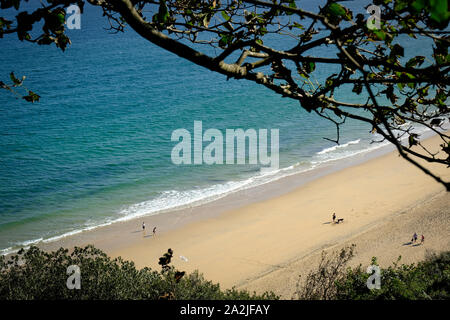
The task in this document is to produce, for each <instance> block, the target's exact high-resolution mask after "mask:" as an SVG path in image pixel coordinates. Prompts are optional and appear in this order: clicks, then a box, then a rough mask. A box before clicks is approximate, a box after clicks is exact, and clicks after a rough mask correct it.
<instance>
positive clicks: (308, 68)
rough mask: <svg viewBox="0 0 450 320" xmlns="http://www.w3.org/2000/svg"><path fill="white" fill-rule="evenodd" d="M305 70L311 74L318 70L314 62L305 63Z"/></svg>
mask: <svg viewBox="0 0 450 320" xmlns="http://www.w3.org/2000/svg"><path fill="white" fill-rule="evenodd" d="M303 68H304V69H305V71H306V73H311V72H313V71H314V70H315V69H316V64H315V63H314V62H304V63H303Z"/></svg>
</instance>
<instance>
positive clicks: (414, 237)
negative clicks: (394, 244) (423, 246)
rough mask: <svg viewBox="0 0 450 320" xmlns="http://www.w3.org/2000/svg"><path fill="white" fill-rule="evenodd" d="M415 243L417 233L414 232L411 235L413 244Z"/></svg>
mask: <svg viewBox="0 0 450 320" xmlns="http://www.w3.org/2000/svg"><path fill="white" fill-rule="evenodd" d="M416 241H417V233H415V232H414V235H413V242H414V243H416Z"/></svg>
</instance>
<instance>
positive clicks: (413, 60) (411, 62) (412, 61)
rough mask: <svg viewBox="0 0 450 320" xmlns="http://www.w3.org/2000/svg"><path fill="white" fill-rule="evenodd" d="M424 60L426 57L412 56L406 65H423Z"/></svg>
mask: <svg viewBox="0 0 450 320" xmlns="http://www.w3.org/2000/svg"><path fill="white" fill-rule="evenodd" d="M424 61H425V57H423V56H417V57H414V58H411V59H410V60H409V61H408V62H407V63H406V67H407V68H412V67H415V66H421V65H422V63H423V62H424Z"/></svg>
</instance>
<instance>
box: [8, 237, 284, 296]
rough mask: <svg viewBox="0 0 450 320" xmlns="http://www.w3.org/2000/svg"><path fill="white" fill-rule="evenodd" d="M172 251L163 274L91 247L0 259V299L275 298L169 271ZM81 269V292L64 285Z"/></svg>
mask: <svg viewBox="0 0 450 320" xmlns="http://www.w3.org/2000/svg"><path fill="white" fill-rule="evenodd" d="M172 255H173V251H172V250H171V249H169V250H168V252H167V253H166V254H164V256H163V257H162V258H161V259H160V264H161V266H162V270H161V271H159V272H158V271H155V270H151V269H150V268H147V267H146V268H143V269H140V270H138V269H136V267H135V265H134V263H133V262H130V261H125V260H123V259H122V258H120V257H119V258H116V259H111V258H109V257H108V256H107V255H106V254H105V253H104V252H102V251H101V250H99V249H96V248H94V247H93V246H91V245H89V246H86V247H84V248H79V247H75V249H74V250H73V252H70V253H69V251H68V250H67V249H63V248H61V249H59V250H57V251H54V252H44V251H42V250H40V249H39V248H37V247H31V248H30V249H29V250H23V249H22V250H21V251H20V252H18V254H15V255H13V256H11V257H8V258H6V257H5V256H1V257H0V300H31V299H37V300H47V299H50V300H54V299H71V300H87V299H90V300H93V299H100V300H116V299H122V300H123V299H133V300H141V299H155V300H156V299H195V300H197V299H221V300H226V299H246V300H248V299H276V298H277V297H276V296H275V295H274V294H272V293H264V294H263V295H256V294H255V293H253V294H251V293H249V292H247V291H238V290H235V289H234V288H233V289H228V290H224V291H223V290H221V289H220V286H219V284H214V283H212V282H211V281H207V280H205V279H204V278H203V276H202V275H201V274H199V273H198V272H197V271H196V272H193V273H191V274H188V275H186V274H185V272H180V271H178V270H176V269H175V268H174V267H173V266H170V259H171V257H172ZM71 265H77V266H78V267H79V268H80V270H81V289H80V290H76V289H73V290H69V289H68V288H67V286H66V282H67V279H68V277H69V275H68V274H67V268H68V267H69V266H71Z"/></svg>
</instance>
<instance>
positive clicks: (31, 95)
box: [23, 91, 40, 103]
mask: <svg viewBox="0 0 450 320" xmlns="http://www.w3.org/2000/svg"><path fill="white" fill-rule="evenodd" d="M39 98H40V96H39V95H37V94H36V93H34V92H33V91H28V95H27V96H24V97H23V99H25V100H26V101H28V102H31V103H34V102H36V101H39Z"/></svg>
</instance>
